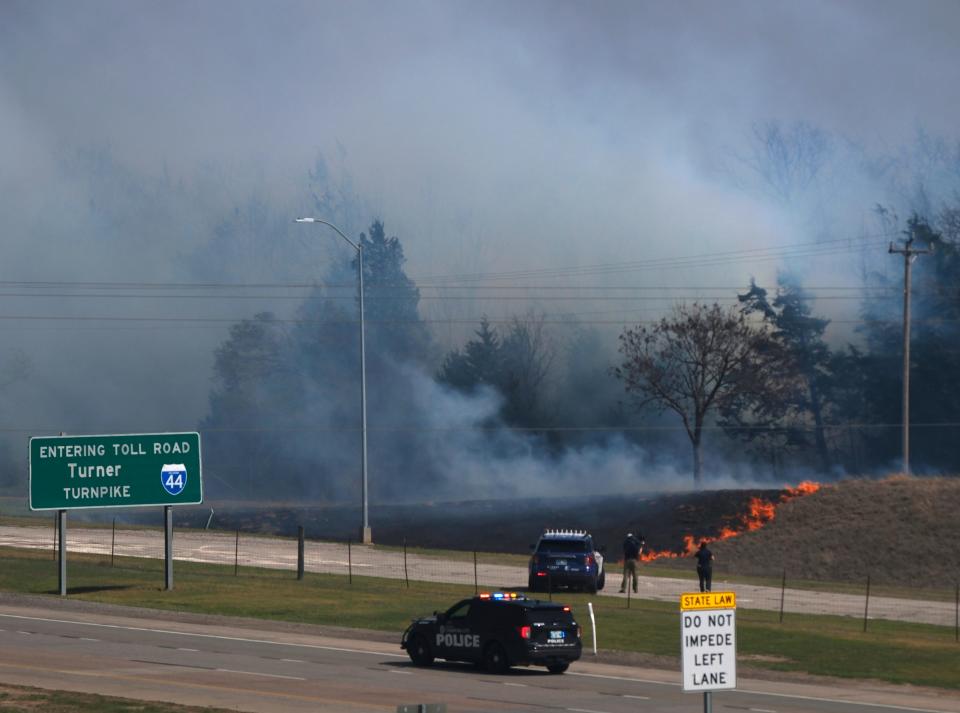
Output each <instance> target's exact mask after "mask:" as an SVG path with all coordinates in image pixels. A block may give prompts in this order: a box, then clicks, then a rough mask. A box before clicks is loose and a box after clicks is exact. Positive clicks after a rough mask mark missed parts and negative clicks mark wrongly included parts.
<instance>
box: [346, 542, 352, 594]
mask: <svg viewBox="0 0 960 713" xmlns="http://www.w3.org/2000/svg"><path fill="white" fill-rule="evenodd" d="M347 584H353V557H352V556H351V552H350V538H349V537H348V538H347Z"/></svg>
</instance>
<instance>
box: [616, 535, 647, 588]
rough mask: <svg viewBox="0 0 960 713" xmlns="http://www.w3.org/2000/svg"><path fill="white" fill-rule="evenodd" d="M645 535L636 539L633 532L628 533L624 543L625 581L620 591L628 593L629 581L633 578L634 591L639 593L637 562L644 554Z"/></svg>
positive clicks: (621, 584) (621, 583)
mask: <svg viewBox="0 0 960 713" xmlns="http://www.w3.org/2000/svg"><path fill="white" fill-rule="evenodd" d="M643 544H644V542H643V535H640V537H634V535H633V533H632V532H628V533H627V539H625V540H624V541H623V581H622V582H620V591H621V592H625V591H627V579H628V578H629V577H632V578H633V591H634V593H636V591H637V560H639V559H640V553H641V552H643Z"/></svg>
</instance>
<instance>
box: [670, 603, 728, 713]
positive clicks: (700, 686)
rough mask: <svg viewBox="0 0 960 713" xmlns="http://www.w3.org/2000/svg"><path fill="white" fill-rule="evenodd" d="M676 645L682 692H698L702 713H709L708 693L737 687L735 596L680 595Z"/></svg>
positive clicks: (710, 705)
mask: <svg viewBox="0 0 960 713" xmlns="http://www.w3.org/2000/svg"><path fill="white" fill-rule="evenodd" d="M680 642H681V647H682V651H683V690H684V691H689V692H695V691H702V692H703V710H704V713H711V710H712V703H713V702H712V700H711V695H710V694H711V692H712V691H723V690H730V689H734V688H736V687H737V596H736V594H734V593H733V592H696V593H691V594H682V595H681V596H680Z"/></svg>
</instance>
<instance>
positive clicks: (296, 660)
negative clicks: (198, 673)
mask: <svg viewBox="0 0 960 713" xmlns="http://www.w3.org/2000/svg"><path fill="white" fill-rule="evenodd" d="M191 651H192V649H191ZM280 660H281V661H283V662H284V663H306V661H304V660H303V659H280Z"/></svg>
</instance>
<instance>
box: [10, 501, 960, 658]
mask: <svg viewBox="0 0 960 713" xmlns="http://www.w3.org/2000/svg"><path fill="white" fill-rule="evenodd" d="M301 532H302V528H301ZM57 538H58V531H57V528H56V524H55V520H54V518H51V520H50V521H49V525H47V526H42V525H23V524H4V523H2V522H0V547H9V548H14V549H20V550H27V551H32V552H34V554H36V553H37V552H43V551H47V552H49V556H50V559H51V561H52V562H55V561H56V558H57V552H58V542H57ZM67 551H68V552H69V553H70V555H82V556H83V557H84V558H86V559H91V560H93V561H95V562H96V563H98V564H100V565H103V566H104V567H105V574H104V577H109V574H108V573H107V572H108V569H107V568H110V567H112V568H120V569H134V570H139V571H155V572H157V573H158V575H159V576H162V572H163V571H164V531H163V527H162V526H158V527H128V526H123V527H118V526H117V524H116V521H114V522H113V523H112V524H111V525H109V526H106V527H103V526H98V527H90V526H83V525H73V526H69V525H68V528H67ZM301 553H302V554H301ZM173 558H174V561H175V562H191V563H195V565H194V568H195V569H196V566H197V565H200V569H199V571H202V572H203V573H204V574H208V575H214V576H222V577H257V576H267V575H268V574H269V573H274V574H275V573H276V572H278V571H279V572H289V573H290V574H291V576H293V577H302V576H303V574H304V573H314V574H331V575H340V576H343V577H345V581H346V585H347V586H349V585H350V584H352V583H353V581H354V580H355V579H356V578H358V577H376V578H381V579H387V580H394V581H395V582H397V586H400V587H403V586H409V583H410V582H411V581H417V582H443V583H453V584H460V585H467V586H472V587H473V589H474V591H479V590H480V589H481V588H483V589H488V588H489V589H494V588H496V589H511V590H523V589H525V588H526V586H527V567H526V555H525V553H518V554H515V555H504V554H495V553H482V552H431V551H427V550H420V549H413V548H409V549H408V548H407V547H406V545H405V544H404V545H402V546H400V547H387V546H383V545H363V544H359V543H357V542H353V541H349V540H347V541H332V540H317V539H310V538H308V537H306V536H302V537H279V536H265V535H254V534H250V533H244V532H241V531H240V530H236V531H233V532H224V531H215V530H198V529H192V528H177V529H175V531H174V538H173ZM202 565H209V566H208V567H202ZM648 572H651V573H652V569H648ZM674 572H675V573H676V574H675V575H674ZM620 579H621V569H620V565H619V563H616V562H612V561H608V563H607V575H606V587H605V589H604V590H603V591H602V592H600V593H598V595H597V596H599V597H603V599H604V601H605V602H606V603H607V605H608V606H609V605H610V604H612V603H613V602H614V601H616V599H619V600H620V601H621V602H622V606H624V607H630V606H631V605H632V606H636V605H637V602H636V601H632V600H636V599H647V600H658V601H667V602H677V601H679V597H680V594H682V593H684V592H689V591H695V590H696V589H697V588H698V583H697V579H696V576H695V575H694V573H693V567H692V565H691V567H690V572H685V571H684V570H681V569H675V570H663V569H658V570H657V573H656V576H651V574H648V573H645V572H644V566H643V565H641V567H640V582H639V590H638V592H637V593H635V594H634V593H632V592H630V590H629V588H627V591H626V592H625V593H619V592H618V588H619V586H618V585H619V583H620ZM765 581H766V583H764V584H750V583H744V582H740V581H738V582H728V581H725V580H724V578H723V576H722V574H719V575H715V578H714V582H713V589H714V591H734V592H736V593H737V606H738V608H740V609H758V610H765V611H769V612H774V613H775V614H776V616H778V617H779V619H780V621H783V620H784V619H785V618H787V617H790V616H791V615H793V614H807V615H832V616H841V617H854V618H857V619H862V620H863V626H864V630H866V629H867V628H868V627H869V623H870V622H871V621H873V620H891V621H907V622H914V623H922V624H931V625H935V626H940V627H950V628H952V629H953V631H954V635H955V639H957V640H958V641H960V584H957V583H953V584H952V586H946V587H942V588H930V587H915V588H905V587H902V586H897V587H888V586H885V585H884V583H883V582H880V581H871V579H870V578H869V577H867V578H865V580H864V581H863V582H862V583H849V582H848V583H837V582H812V581H809V580H807V581H802V582H799V581H798V582H791V581H790V580H789V579H788V576H787V572H786V571H782V572H780V573H771V576H770V577H769V578H767V580H765ZM540 596H543V595H542V594H541V595H540ZM546 596H552V591H548V592H547V593H546Z"/></svg>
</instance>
